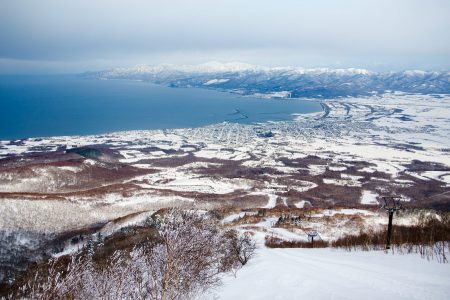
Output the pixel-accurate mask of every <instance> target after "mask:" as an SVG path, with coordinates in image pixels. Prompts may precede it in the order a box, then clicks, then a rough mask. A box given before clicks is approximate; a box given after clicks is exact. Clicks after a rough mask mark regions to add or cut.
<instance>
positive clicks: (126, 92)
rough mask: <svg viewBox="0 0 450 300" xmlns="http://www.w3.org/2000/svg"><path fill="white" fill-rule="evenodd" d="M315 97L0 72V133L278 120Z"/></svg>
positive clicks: (316, 107) (310, 108) (312, 107)
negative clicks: (283, 97)
mask: <svg viewBox="0 0 450 300" xmlns="http://www.w3.org/2000/svg"><path fill="white" fill-rule="evenodd" d="M320 110H321V106H320V104H319V103H317V102H311V101H302V100H294V99H292V100H267V99H258V98H251V97H242V96H239V95H236V94H231V93H226V92H219V91H212V90H206V89H198V88H169V87H164V86H159V85H154V84H151V83H148V82H138V81H126V80H93V79H83V78H80V77H78V76H75V75H60V76H55V75H52V76H48V75H46V76H0V139H2V140H5V139H19V138H28V137H43V136H57V135H88V134H99V133H107V132H114V131H123V130H135V129H163V128H167V129H168V128H185V127H197V126H204V125H208V124H214V123H219V122H223V121H228V122H237V123H246V124H250V123H261V122H267V121H283V120H290V119H292V118H293V114H298V113H311V112H317V111H320Z"/></svg>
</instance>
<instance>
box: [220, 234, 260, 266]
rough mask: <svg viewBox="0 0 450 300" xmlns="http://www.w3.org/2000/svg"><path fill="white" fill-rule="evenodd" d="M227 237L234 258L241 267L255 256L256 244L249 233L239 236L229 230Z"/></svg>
mask: <svg viewBox="0 0 450 300" xmlns="http://www.w3.org/2000/svg"><path fill="white" fill-rule="evenodd" d="M227 235H228V237H229V239H230V242H231V249H232V250H233V253H234V256H235V258H236V259H237V260H238V261H239V262H240V263H241V265H245V264H247V262H248V261H249V260H250V258H252V257H253V256H254V255H255V250H256V244H255V242H254V241H253V239H252V238H251V236H250V234H249V233H247V232H246V233H243V234H241V235H239V234H238V233H237V232H236V231H235V230H230V231H228V232H227Z"/></svg>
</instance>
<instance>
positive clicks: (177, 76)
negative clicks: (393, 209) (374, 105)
mask: <svg viewBox="0 0 450 300" xmlns="http://www.w3.org/2000/svg"><path fill="white" fill-rule="evenodd" d="M83 76H84V77H87V78H97V79H132V80H144V81H150V82H154V83H158V84H163V85H168V86H172V87H203V88H204V87H207V88H212V89H221V90H227V91H232V92H236V93H240V94H245V95H257V96H261V95H272V94H274V93H279V92H284V94H285V95H286V97H293V98H297V97H311V98H336V97H348V96H361V95H373V94H380V93H384V92H386V91H401V92H407V93H423V94H433V93H444V94H448V93H450V73H449V72H427V71H421V70H408V71H403V72H389V73H376V72H372V71H369V70H365V69H355V68H348V69H332V68H315V69H305V68H299V67H263V66H255V65H250V64H245V63H219V62H211V63H206V64H200V65H168V64H165V65H158V66H146V65H141V66H136V67H132V68H117V69H111V70H106V71H100V72H90V73H85V74H83Z"/></svg>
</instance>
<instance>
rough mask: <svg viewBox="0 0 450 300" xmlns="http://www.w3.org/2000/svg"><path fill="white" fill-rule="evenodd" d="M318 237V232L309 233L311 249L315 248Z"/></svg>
mask: <svg viewBox="0 0 450 300" xmlns="http://www.w3.org/2000/svg"><path fill="white" fill-rule="evenodd" d="M318 235H319V233H318V232H317V231H311V232H308V240H311V248H314V238H315V237H316V236H318Z"/></svg>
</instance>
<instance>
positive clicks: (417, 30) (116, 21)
mask: <svg viewBox="0 0 450 300" xmlns="http://www.w3.org/2000/svg"><path fill="white" fill-rule="evenodd" d="M449 12H450V2H449V1H445V0H431V1H427V2H426V3H425V2H424V1H419V0H398V1H394V2H393V1H387V0H379V1H375V0H366V1H356V0H344V1H339V3H338V2H337V1H332V0H319V1H314V2H312V1H294V0H285V1H283V2H279V1H278V2H276V1H269V0H260V1H256V0H249V1H245V2H242V1H237V0H228V1H214V2H210V1H206V0H196V1H189V2H186V1H181V0H170V1H165V2H164V3H162V2H157V1H143V0H134V1H127V2H122V1H117V0H113V1H106V0H99V1H72V0H69V1H55V0H42V1H33V2H29V1H24V0H15V1H11V0H3V1H0V24H1V26H0V74H55V73H80V72H84V71H95V70H102V69H108V68H113V67H131V66H134V65H138V64H149V65H158V64H164V63H170V64H200V63H205V62H209V61H220V62H234V61H238V62H245V63H250V64H256V65H264V66H296V67H305V68H314V67H332V68H365V69H369V70H373V71H381V72H384V71H400V70H406V69H421V70H438V71H439V70H441V71H442V70H448V69H450V39H449V38H448V33H447V32H446V31H447V29H448V28H450V18H448V14H449Z"/></svg>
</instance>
